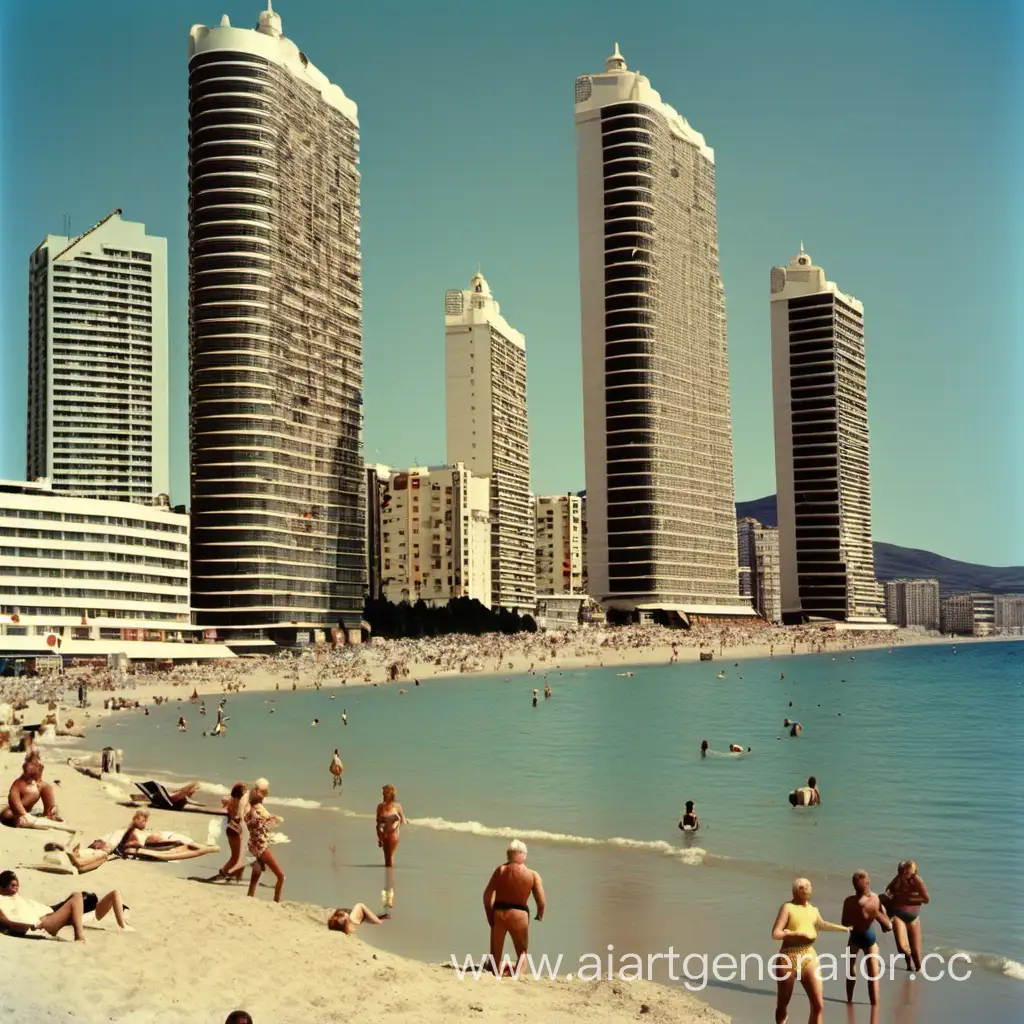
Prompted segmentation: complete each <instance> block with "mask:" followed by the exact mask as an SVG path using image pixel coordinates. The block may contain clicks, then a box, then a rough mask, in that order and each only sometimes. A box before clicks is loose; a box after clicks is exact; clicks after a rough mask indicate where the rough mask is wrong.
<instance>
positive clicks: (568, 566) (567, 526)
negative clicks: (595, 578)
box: [536, 494, 584, 596]
mask: <svg viewBox="0 0 1024 1024" xmlns="http://www.w3.org/2000/svg"><path fill="white" fill-rule="evenodd" d="M536 519H537V594H538V596H539V595H541V594H581V593H583V592H584V591H583V500H582V499H581V498H580V497H578V496H577V495H575V494H555V495H551V496H550V497H538V498H537V499H536Z"/></svg>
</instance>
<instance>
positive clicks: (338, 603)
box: [189, 7, 366, 646]
mask: <svg viewBox="0 0 1024 1024" xmlns="http://www.w3.org/2000/svg"><path fill="white" fill-rule="evenodd" d="M358 161H359V128H358V117H357V111H356V105H355V103H353V102H352V101H351V100H350V99H348V98H347V97H346V96H345V94H344V93H343V92H342V91H341V89H340V88H339V87H338V86H336V85H332V84H331V83H330V82H329V81H328V80H327V78H326V77H325V76H324V75H323V74H322V73H321V72H320V71H318V70H317V69H316V68H315V67H314V66H313V64H312V63H311V62H310V61H309V58H308V57H307V56H306V55H305V54H304V53H302V52H301V51H300V50H299V48H298V47H297V46H296V45H295V43H293V42H292V41H291V40H289V39H286V38H285V37H284V36H282V34H281V19H280V18H279V17H278V16H277V15H276V14H275V13H274V12H273V11H272V10H270V9H269V7H268V9H267V10H266V11H262V12H261V13H260V15H259V24H258V26H257V28H256V29H255V30H249V29H239V28H232V27H231V25H230V23H229V21H228V19H227V16H225V17H224V18H223V19H222V20H221V23H220V25H219V26H218V27H216V28H206V27H204V26H202V25H196V26H194V27H193V29H192V31H191V34H190V37H189V316H190V337H189V342H190V364H191V389H190V401H191V449H192V450H191V458H192V466H191V476H192V538H193V539H192V594H193V600H192V604H193V609H194V611H195V614H196V619H197V623H198V624H199V625H201V626H205V627H207V628H208V629H215V630H216V631H217V633H218V635H219V639H221V640H224V641H225V642H227V643H229V644H233V645H235V646H245V645H260V644H263V645H267V644H271V643H279V644H283V645H288V644H292V643H295V642H303V641H305V640H314V641H315V640H319V639H320V638H321V637H323V636H325V635H326V634H327V632H328V631H332V632H331V635H332V636H338V635H340V634H339V633H334V632H333V630H335V629H336V628H337V629H339V630H341V631H347V632H348V634H349V636H350V637H351V638H353V639H354V638H356V637H357V636H358V631H359V625H360V621H361V616H362V606H363V598H364V592H365V587H366V560H365V551H364V545H365V536H364V524H365V514H366V510H365V498H364V495H365V488H366V478H365V468H364V465H363V460H362V454H361V451H362V400H363V398H362V395H363V355H362V286H361V270H360V255H359V171H358V168H357V164H358Z"/></svg>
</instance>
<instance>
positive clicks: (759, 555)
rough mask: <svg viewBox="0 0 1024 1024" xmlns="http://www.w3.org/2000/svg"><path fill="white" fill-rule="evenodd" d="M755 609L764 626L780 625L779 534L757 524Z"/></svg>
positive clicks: (774, 528)
mask: <svg viewBox="0 0 1024 1024" xmlns="http://www.w3.org/2000/svg"><path fill="white" fill-rule="evenodd" d="M753 539H754V565H753V569H752V572H751V576H752V578H753V591H754V593H753V595H752V598H753V603H754V609H755V611H756V612H757V614H758V615H760V616H761V617H762V618H763V619H765V621H767V622H781V621H782V584H781V573H780V566H779V531H778V529H777V528H776V527H774V526H762V525H761V524H760V523H758V525H757V527H756V529H755V530H754V538H753Z"/></svg>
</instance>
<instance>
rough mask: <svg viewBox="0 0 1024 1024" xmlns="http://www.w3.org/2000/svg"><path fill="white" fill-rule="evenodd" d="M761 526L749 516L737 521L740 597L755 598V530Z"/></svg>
mask: <svg viewBox="0 0 1024 1024" xmlns="http://www.w3.org/2000/svg"><path fill="white" fill-rule="evenodd" d="M760 525H761V524H760V523H759V522H758V521H757V520H756V519H753V518H751V517H749V516H747V517H745V518H743V519H737V520H736V553H737V561H738V562H739V584H740V597H744V598H749V599H750V600H751V603H753V598H754V530H756V529H757V528H758V527H759V526H760Z"/></svg>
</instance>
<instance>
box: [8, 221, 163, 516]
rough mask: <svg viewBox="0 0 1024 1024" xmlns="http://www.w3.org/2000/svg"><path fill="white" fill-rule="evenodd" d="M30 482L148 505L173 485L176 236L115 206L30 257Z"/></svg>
mask: <svg viewBox="0 0 1024 1024" xmlns="http://www.w3.org/2000/svg"><path fill="white" fill-rule="evenodd" d="M28 293H29V315H28V335H29V355H28V460H27V470H28V478H29V480H35V479H37V478H39V477H48V478H49V479H50V481H51V483H52V485H53V490H54V491H55V492H60V493H65V494H74V495H77V496H79V497H88V498H105V499H107V500H114V501H134V502H141V503H145V504H149V503H151V502H152V501H153V499H154V498H155V497H156V496H158V495H161V494H167V492H168V490H169V488H170V469H169V465H168V460H169V456H170V447H169V441H168V436H167V435H168V408H167V395H168V384H169V381H168V370H167V239H165V238H157V237H155V236H153V235H147V234H146V225H145V224H136V223H133V222H131V221H126V220H121V211H120V210H115V211H114V212H113V213H111V214H109V215H108V216H107V217H104V218H103V220H101V221H100V222H99V223H98V224H97V225H95V226H94V227H92V228H90V229H89V230H88V231H86V232H85V234H83V235H79V237H78V238H65V237H64V236H63V235H47V236H46V238H44V239H43V241H42V242H41V243H40V244H39V246H38V247H37V248H36V250H35V251H34V252H33V253H32V256H31V258H30V260H29V286H28Z"/></svg>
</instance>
